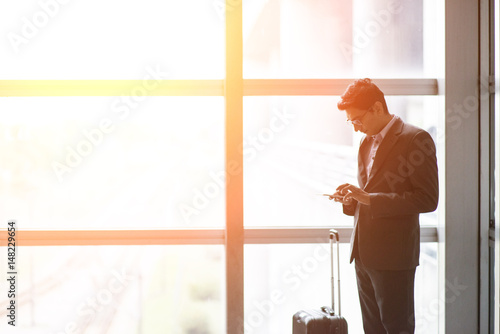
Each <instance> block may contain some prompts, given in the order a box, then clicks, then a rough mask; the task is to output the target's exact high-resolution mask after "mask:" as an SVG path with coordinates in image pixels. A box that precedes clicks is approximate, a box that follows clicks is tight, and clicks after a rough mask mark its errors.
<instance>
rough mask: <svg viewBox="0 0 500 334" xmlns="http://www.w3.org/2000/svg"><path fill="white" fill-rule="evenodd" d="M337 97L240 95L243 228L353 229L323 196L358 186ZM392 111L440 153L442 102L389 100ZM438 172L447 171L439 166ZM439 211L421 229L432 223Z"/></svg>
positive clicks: (354, 145)
mask: <svg viewBox="0 0 500 334" xmlns="http://www.w3.org/2000/svg"><path fill="white" fill-rule="evenodd" d="M338 100H339V97H338V96H331V97H330V96H328V97H304V96H293V97H277V96H275V97H245V99H244V129H243V130H244V133H243V161H244V167H245V168H244V169H245V187H244V191H245V196H244V200H245V225H246V226H332V225H335V226H352V217H348V216H346V215H344V214H343V213H342V210H341V206H340V205H339V204H337V203H334V202H331V201H329V200H328V198H327V197H325V196H322V194H331V193H333V192H334V191H335V188H336V187H337V186H339V185H340V184H343V183H346V182H348V183H352V184H357V183H358V181H357V176H356V175H357V168H358V167H357V152H358V147H359V143H360V140H361V138H362V134H361V133H356V132H354V131H353V128H352V127H351V126H350V125H349V124H347V123H346V121H345V119H346V116H345V112H343V111H339V110H338V109H337V104H336V103H337V101H338ZM386 100H387V105H388V108H389V112H391V113H394V114H396V115H398V116H399V117H401V118H402V119H403V120H404V121H405V122H408V123H410V124H413V125H416V126H419V127H421V128H423V129H425V130H427V131H428V132H429V133H430V134H431V135H432V136H433V137H434V141H435V142H436V146H437V148H438V156H439V155H441V154H440V153H441V152H442V147H443V145H444V141H443V137H442V134H441V133H438V129H439V124H440V113H439V104H438V102H439V99H438V98H437V97H434V96H426V97H423V96H412V97H408V96H388V97H387V98H386ZM439 169H440V171H443V170H444V168H439ZM437 217H438V212H437V211H436V212H433V213H429V214H423V215H422V219H421V223H422V225H427V226H436V225H437Z"/></svg>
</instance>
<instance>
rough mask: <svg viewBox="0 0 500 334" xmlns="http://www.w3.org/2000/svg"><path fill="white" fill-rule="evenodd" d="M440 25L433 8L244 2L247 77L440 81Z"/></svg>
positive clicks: (379, 1) (300, 0) (428, 4)
mask: <svg viewBox="0 0 500 334" xmlns="http://www.w3.org/2000/svg"><path fill="white" fill-rule="evenodd" d="M437 22H438V21H437V15H436V3H435V2H433V1H428V0H421V1H411V2H404V3H400V2H395V1H392V0H376V1H368V2H367V1H359V0H358V1H319V0H317V1H311V0H257V1H256V0H253V1H244V2H243V38H244V41H243V43H244V44H243V47H244V58H243V61H244V63H243V65H244V68H243V69H244V77H245V78H342V77H378V78H383V77H422V76H424V77H425V76H430V77H435V76H436V73H437V70H438V69H437V68H436V64H437V60H439V59H441V58H442V57H443V48H442V45H443V43H442V42H441V43H440V42H439V41H437V38H436V36H438V35H437V34H436V29H437V28H438V24H437ZM439 57H441V58H439Z"/></svg>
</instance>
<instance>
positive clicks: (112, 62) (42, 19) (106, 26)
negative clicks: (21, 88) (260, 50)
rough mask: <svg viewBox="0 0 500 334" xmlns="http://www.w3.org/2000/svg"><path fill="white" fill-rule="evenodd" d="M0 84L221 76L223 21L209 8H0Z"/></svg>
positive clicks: (93, 1)
mask: <svg viewBox="0 0 500 334" xmlns="http://www.w3.org/2000/svg"><path fill="white" fill-rule="evenodd" d="M0 34H1V35H2V36H3V37H4V38H2V39H1V42H0V50H2V51H1V59H2V62H1V64H0V79H142V77H143V72H144V71H143V68H145V67H146V66H150V67H155V68H156V67H158V66H159V67H161V69H162V71H166V72H168V76H167V77H166V78H164V79H178V78H183V79H184V78H185V79H193V78H196V79H209V78H210V79H221V78H223V77H224V21H222V20H221V19H220V18H219V17H218V16H217V13H216V12H215V11H214V9H213V8H212V5H211V2H210V1H205V0H183V1H176V0H170V1H155V0H141V1H137V0H106V1H99V0H87V1H67V0H64V1H63V0H47V1H35V0H29V1H2V2H0Z"/></svg>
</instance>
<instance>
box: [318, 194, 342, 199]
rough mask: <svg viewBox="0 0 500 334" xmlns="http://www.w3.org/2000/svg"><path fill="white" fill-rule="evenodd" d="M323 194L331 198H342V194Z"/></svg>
mask: <svg viewBox="0 0 500 334" xmlns="http://www.w3.org/2000/svg"><path fill="white" fill-rule="evenodd" d="M323 196H328V197H333V198H339V199H341V198H344V196H342V195H335V194H333V195H329V194H323Z"/></svg>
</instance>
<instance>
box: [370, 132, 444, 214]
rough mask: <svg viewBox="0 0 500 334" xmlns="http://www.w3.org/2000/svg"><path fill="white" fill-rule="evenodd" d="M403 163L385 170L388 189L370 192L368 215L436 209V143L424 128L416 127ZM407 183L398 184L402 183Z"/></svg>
mask: <svg viewBox="0 0 500 334" xmlns="http://www.w3.org/2000/svg"><path fill="white" fill-rule="evenodd" d="M405 156H406V166H402V167H404V170H403V169H402V168H398V172H397V173H392V172H386V173H385V175H384V176H385V178H386V180H387V183H388V185H389V189H390V192H387V193H371V194H370V211H371V215H372V218H381V217H390V216H401V215H410V214H419V213H424V212H431V211H434V210H436V208H437V204H438V198H439V184H438V169H437V159H436V146H435V144H434V141H433V140H432V137H431V136H430V135H429V134H428V133H427V132H426V131H423V130H422V131H419V132H418V133H417V134H416V135H415V136H414V137H413V139H412V140H411V141H410V144H409V146H408V150H407V152H406V153H405ZM408 181H409V184H410V185H411V186H410V187H408V186H402V184H404V183H405V184H408Z"/></svg>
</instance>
